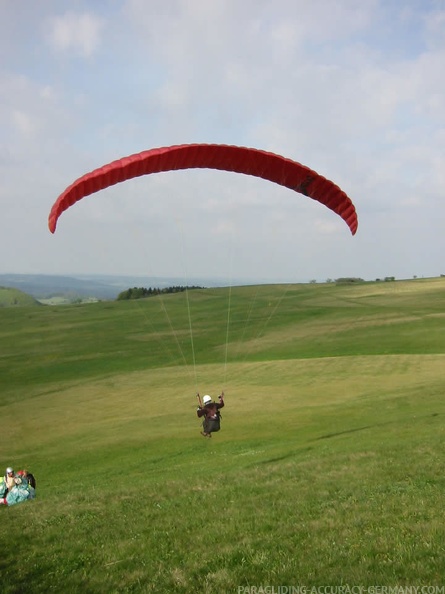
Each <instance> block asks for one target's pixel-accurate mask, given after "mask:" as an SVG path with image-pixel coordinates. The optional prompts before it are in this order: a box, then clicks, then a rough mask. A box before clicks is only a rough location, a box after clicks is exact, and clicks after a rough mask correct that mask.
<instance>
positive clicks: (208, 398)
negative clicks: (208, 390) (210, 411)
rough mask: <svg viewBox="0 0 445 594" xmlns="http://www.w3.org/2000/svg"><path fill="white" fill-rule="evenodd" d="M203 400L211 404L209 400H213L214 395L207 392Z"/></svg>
mask: <svg viewBox="0 0 445 594" xmlns="http://www.w3.org/2000/svg"><path fill="white" fill-rule="evenodd" d="M202 401H203V402H204V404H209V402H212V397H211V396H209V395H208V394H206V395H205V396H204V398H203V399H202Z"/></svg>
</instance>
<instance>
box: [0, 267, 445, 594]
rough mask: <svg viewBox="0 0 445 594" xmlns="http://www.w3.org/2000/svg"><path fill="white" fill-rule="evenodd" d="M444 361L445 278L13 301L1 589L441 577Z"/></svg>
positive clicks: (5, 370)
mask: <svg viewBox="0 0 445 594" xmlns="http://www.w3.org/2000/svg"><path fill="white" fill-rule="evenodd" d="M444 369H445V279H443V278H440V279H425V280H423V279H422V280H412V281H396V282H392V283H364V284H362V285H353V286H336V285H333V284H332V285H331V284H326V285H313V284H310V285H283V286H261V287H238V288H233V289H232V290H229V289H207V290H202V291H191V292H190V293H189V294H188V295H185V294H175V295H165V296H163V297H162V299H159V298H150V299H147V300H143V301H138V302H115V303H95V304H89V305H76V306H66V307H65V306H60V307H57V308H43V307H42V308H34V307H24V308H20V309H18V308H17V309H15V308H10V309H0V377H1V378H2V390H1V393H0V410H1V419H2V426H3V428H4V430H5V428H6V434H7V435H8V438H7V439H5V440H4V442H3V445H2V449H1V455H0V464H3V466H4V467H6V466H7V465H13V466H14V467H15V468H16V469H18V468H19V467H27V468H29V469H30V470H31V471H33V472H34V474H35V475H36V477H37V482H38V485H37V494H38V497H37V499H36V500H35V501H32V502H28V503H24V504H21V505H17V506H14V507H9V508H8V507H4V508H0V513H1V514H2V518H1V520H2V528H3V529H2V531H0V534H1V535H0V547H1V550H2V556H1V560H0V572H1V575H2V585H3V586H4V589H3V590H2V591H4V592H19V591H22V589H23V588H24V587H25V584H26V583H29V581H30V580H31V582H32V584H33V590H32V591H33V592H47V591H55V592H59V591H64V592H79V591H82V592H92V593H93V592H94V593H96V592H107V593H108V592H215V593H216V592H218V593H220V592H239V591H246V592H247V591H248V590H247V588H248V587H253V586H255V587H256V588H257V590H258V589H259V588H260V587H263V588H266V586H269V588H271V587H272V586H274V587H275V589H276V591H278V587H279V586H281V587H283V586H284V585H286V586H294V587H295V588H296V587H297V586H305V587H310V586H326V585H327V584H331V585H340V584H343V585H344V584H350V585H361V586H367V585H375V584H379V585H385V586H395V585H410V586H413V585H425V584H427V585H441V584H442V582H443V575H444V572H445V560H444V559H445V556H444V552H445V551H444V544H443V543H444V542H445V538H444V536H445V534H444V533H445V529H444V519H445V518H444V512H443V505H442V498H443V490H444V487H445V479H444V478H443V464H444V453H443V440H444V436H445V435H444V434H445V430H444V426H443V418H444V413H445V406H444V388H445V372H444ZM221 389H224V391H225V393H226V407H225V409H224V411H223V421H222V423H223V427H222V430H221V432H220V433H219V434H215V435H214V436H213V437H212V439H207V440H206V439H204V438H202V437H201V436H200V433H199V431H200V424H199V420H198V419H197V418H196V412H195V411H196V402H197V401H196V397H195V393H196V391H198V390H199V391H200V392H201V393H202V394H204V393H210V394H212V395H213V396H215V395H216V394H217V393H219V391H220V390H221ZM18 527H19V528H20V530H19V535H20V537H19V538H16V539H15V540H14V545H13V546H12V545H11V534H16V533H17V529H18ZM241 588H246V589H245V590H241Z"/></svg>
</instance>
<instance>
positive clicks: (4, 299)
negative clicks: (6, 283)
mask: <svg viewBox="0 0 445 594" xmlns="http://www.w3.org/2000/svg"><path fill="white" fill-rule="evenodd" d="M26 305H40V303H39V302H38V301H37V300H36V299H34V297H31V295H28V294H27V293H24V292H23V291H19V289H12V288H9V287H0V307H17V306H26Z"/></svg>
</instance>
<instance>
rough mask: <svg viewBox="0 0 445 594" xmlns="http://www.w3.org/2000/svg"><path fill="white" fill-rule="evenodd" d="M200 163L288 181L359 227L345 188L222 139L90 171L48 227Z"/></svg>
mask: <svg viewBox="0 0 445 594" xmlns="http://www.w3.org/2000/svg"><path fill="white" fill-rule="evenodd" d="M196 168H203V169H220V170H224V171H233V172H235V173H243V174H246V175H252V176H254V177H260V178H263V179H266V180H269V181H271V182H274V183H276V184H279V185H281V186H285V187H286V188H289V189H291V190H294V191H295V192H299V193H301V194H304V195H305V196H308V197H309V198H312V199H314V200H317V201H318V202H321V204H324V205H325V206H327V207H328V208H330V209H331V210H332V211H334V212H335V213H337V214H338V215H339V216H340V217H341V218H342V219H343V220H344V221H345V222H346V223H347V225H348V226H349V229H350V230H351V233H352V235H355V233H356V231H357V227H358V221H357V213H356V210H355V207H354V205H353V203H352V201H351V199H350V198H349V197H348V196H347V195H346V194H345V192H343V190H341V189H340V188H339V187H338V186H337V185H336V184H334V183H333V182H331V181H329V180H328V179H326V178H324V177H323V176H322V175H319V174H318V173H316V172H315V171H313V170H312V169H309V168H308V167H306V166H304V165H301V164H300V163H297V162H296V161H292V160H291V159H286V158H285V157H282V156H280V155H276V154H274V153H269V152H266V151H262V150H259V149H253V148H246V147H239V146H231V145H223V144H184V145H178V146H170V147H163V148H155V149H150V150H148V151H143V152H141V153H137V154H135V155H130V156H129V157H124V158H123V159H118V160H117V161H113V162H112V163H109V164H107V165H104V166H103V167H99V168H98V169H95V170H94V171H91V172H90V173H86V174H85V175H83V176H82V177H80V178H79V179H77V180H76V181H75V182H74V183H72V184H71V185H70V186H69V187H68V188H67V189H66V190H65V191H64V192H63V193H62V194H61V195H60V196H59V197H58V199H57V200H56V202H55V203H54V205H53V207H52V209H51V212H50V215H49V218H48V227H49V230H50V231H51V233H54V232H55V230H56V226H57V221H58V219H59V217H60V215H61V214H62V212H64V211H65V210H67V209H68V208H69V207H70V206H72V205H73V204H75V203H76V202H78V201H79V200H81V199H82V198H84V197H85V196H88V195H90V194H94V193H95V192H98V191H99V190H103V189H105V188H107V187H109V186H113V185H114V184H118V183H120V182H123V181H126V180H128V179H132V178H134V177H139V176H141V175H147V174H149V173H159V172H161V171H173V170H178V169H196Z"/></svg>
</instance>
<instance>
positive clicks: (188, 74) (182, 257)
mask: <svg viewBox="0 0 445 594" xmlns="http://www.w3.org/2000/svg"><path fill="white" fill-rule="evenodd" d="M444 73H445V0H405V1H399V0H335V2H334V1H333V0H243V1H240V0H71V1H68V0H40V1H39V2H35V0H21V1H20V2H13V1H12V0H0V93H1V94H0V273H17V274H27V273H32V274H37V273H39V274H40V273H41V274H64V275H65V274H68V275H80V274H82V275H89V274H119V275H123V274H128V275H133V276H134V275H141V276H177V277H180V278H184V279H185V280H186V281H187V279H188V278H201V277H202V278H208V277H212V278H218V277H221V278H226V279H227V278H229V279H233V282H236V281H237V280H242V281H245V282H250V281H252V282H254V281H256V280H261V281H265V282H309V281H311V280H316V281H317V282H324V281H326V280H328V279H336V278H340V277H345V276H348V277H359V278H363V279H365V280H375V279H377V278H385V277H389V276H394V277H395V278H397V279H402V278H403V279H404V278H414V277H418V278H421V277H434V276H439V275H440V274H445V257H444V254H445V232H444V227H445V195H444V194H445V75H444ZM189 143H217V144H231V145H239V146H247V147H254V148H258V149H263V150H266V151H270V152H274V153H277V154H279V155H283V156H285V157H287V158H290V159H292V160H294V161H298V162H299V163H302V164H303V165H306V166H308V167H310V168H311V169H313V170H315V171H317V172H318V173H320V174H321V175H323V176H324V177H326V178H328V179H330V180H332V181H333V182H335V183H336V184H337V185H339V186H340V187H341V188H342V189H343V190H344V191H345V192H346V194H347V195H348V196H349V197H350V198H351V200H352V201H353V203H354V205H355V208H356V210H357V214H358V220H359V227H358V231H357V233H356V235H355V236H352V235H351V233H350V231H349V229H348V227H347V225H346V224H345V222H344V221H343V220H342V219H341V218H340V217H339V216H338V215H336V214H334V213H333V212H332V211H331V210H329V209H328V208H326V207H325V206H324V205H322V204H320V203H318V202H315V201H313V200H311V199H309V198H307V197H306V196H303V195H301V194H297V193H296V192H293V191H291V190H289V189H286V188H283V187H281V186H278V185H276V184H273V183H271V182H268V181H264V180H259V179H257V178H253V177H250V176H245V175H240V174H234V173H226V172H221V171H214V170H186V171H178V172H170V173H160V174H154V175H150V176H143V177H140V178H137V179H134V180H130V181H127V182H124V183H120V184H117V185H115V186H113V187H112V188H108V189H106V190H103V191H101V192H99V193H97V194H94V195H92V196H89V197H86V198H85V199H84V200H82V201H81V202H79V203H77V204H76V205H74V206H73V207H72V208H71V209H69V210H68V211H66V212H65V213H64V214H62V216H61V218H60V220H59V223H58V227H57V231H56V233H55V234H54V235H53V234H51V233H50V232H49V230H48V226H47V219H48V215H49V211H50V209H51V206H52V204H53V203H54V202H55V200H56V199H57V197H58V196H59V194H61V193H62V192H63V190H64V189H65V188H66V187H67V186H69V185H70V184H71V183H72V182H73V181H74V180H76V179H77V178H79V177H80V176H82V175H83V174H84V173H87V172H88V171H91V170H93V169H96V168H97V167H100V166H102V165H104V164H106V163H108V162H110V161H113V160H115V159H118V158H120V157H123V156H127V155H131V154H135V153H138V152H140V151H143V150H147V149H150V148H155V147H164V146H170V145H177V144H189Z"/></svg>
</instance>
